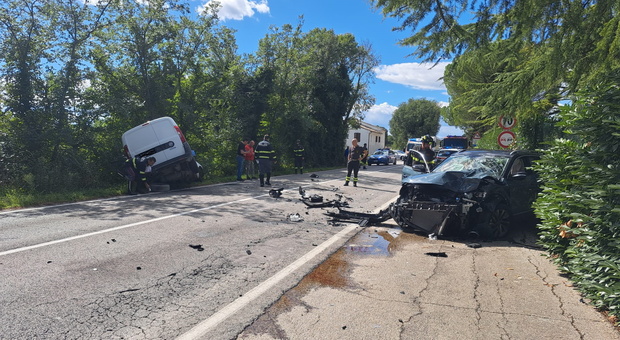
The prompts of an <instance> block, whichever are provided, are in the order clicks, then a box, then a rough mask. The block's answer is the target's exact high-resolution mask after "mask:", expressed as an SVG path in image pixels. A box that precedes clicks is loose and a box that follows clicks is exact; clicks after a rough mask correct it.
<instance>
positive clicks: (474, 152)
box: [459, 149, 537, 157]
mask: <svg viewBox="0 0 620 340" xmlns="http://www.w3.org/2000/svg"><path fill="white" fill-rule="evenodd" d="M467 155H476V156H484V155H489V156H506V157H508V156H511V155H537V153H536V152H535V151H530V150H482V149H475V150H465V151H461V152H459V156H467Z"/></svg>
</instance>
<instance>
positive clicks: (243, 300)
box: [176, 196, 398, 340]
mask: <svg viewBox="0 0 620 340" xmlns="http://www.w3.org/2000/svg"><path fill="white" fill-rule="evenodd" d="M397 197H398V196H396V197H394V198H393V199H391V200H390V201H388V202H387V203H385V204H383V205H382V206H381V207H379V209H377V210H375V213H377V212H379V211H381V210H384V209H386V208H387V207H388V206H389V205H390V203H392V202H393V201H395V200H396V198H397ZM357 227H358V225H357V224H353V225H350V226H348V227H346V228H345V229H343V230H341V231H340V232H338V233H337V234H336V235H334V236H332V237H331V238H329V239H328V240H327V241H325V242H323V243H321V244H320V245H319V246H317V247H316V248H314V249H312V250H311V251H309V252H308V253H306V254H305V255H304V256H302V257H300V258H299V259H297V260H296V261H295V262H293V263H291V264H289V265H288V266H286V267H285V268H284V269H282V270H281V271H279V272H278V273H276V274H275V275H274V276H272V277H270V278H268V279H267V280H265V281H263V282H262V283H261V284H259V285H258V286H256V287H254V288H252V289H251V290H250V291H248V292H247V293H245V294H244V295H243V296H241V297H240V298H238V299H236V300H235V301H233V302H231V303H230V304H228V305H227V306H226V307H224V308H222V309H220V310H219V311H217V312H216V313H215V314H213V315H211V316H210V317H209V318H208V319H206V320H203V321H202V322H200V323H199V324H197V325H196V326H194V327H193V328H192V329H190V330H189V331H187V332H186V333H184V334H181V335H180V336H179V337H177V338H176V340H194V339H200V338H202V337H204V335H205V334H207V333H208V332H210V331H211V330H213V328H215V327H216V326H217V325H219V324H220V323H221V322H222V321H224V320H226V319H227V318H228V317H230V316H231V315H234V314H235V313H236V312H238V311H239V310H241V309H242V308H243V307H245V306H247V305H248V304H249V303H251V302H252V301H254V300H255V299H256V298H258V297H259V296H260V295H261V294H263V293H264V292H266V291H267V290H268V289H270V288H272V287H273V286H275V285H276V284H278V282H280V281H282V279H284V278H285V277H286V276H288V275H290V274H291V273H293V272H294V271H295V270H297V269H299V268H300V267H301V266H303V265H304V264H306V263H307V262H308V261H310V260H311V259H313V258H314V257H315V256H317V255H319V254H320V253H321V252H322V251H324V250H325V249H327V248H328V247H329V246H331V245H332V244H334V243H336V242H337V241H339V240H341V239H344V238H346V239H345V241H346V240H348V239H349V236H348V234H349V233H351V232H352V231H354V230H355V229H356V228H357Z"/></svg>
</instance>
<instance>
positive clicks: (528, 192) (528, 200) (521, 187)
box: [506, 156, 538, 215]
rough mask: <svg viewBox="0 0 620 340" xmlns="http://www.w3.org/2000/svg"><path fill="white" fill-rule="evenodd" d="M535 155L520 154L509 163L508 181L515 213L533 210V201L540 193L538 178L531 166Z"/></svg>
mask: <svg viewBox="0 0 620 340" xmlns="http://www.w3.org/2000/svg"><path fill="white" fill-rule="evenodd" d="M534 159H535V157H534V156H520V157H517V158H514V159H512V160H511V163H510V164H508V166H509V167H510V171H509V172H508V174H507V178H506V183H507V184H508V188H509V192H510V210H511V212H512V214H513V215H517V214H522V213H527V212H530V211H531V210H532V203H533V202H534V201H535V200H536V196H537V194H538V178H537V176H536V172H534V170H532V168H531V166H532V163H533V161H534Z"/></svg>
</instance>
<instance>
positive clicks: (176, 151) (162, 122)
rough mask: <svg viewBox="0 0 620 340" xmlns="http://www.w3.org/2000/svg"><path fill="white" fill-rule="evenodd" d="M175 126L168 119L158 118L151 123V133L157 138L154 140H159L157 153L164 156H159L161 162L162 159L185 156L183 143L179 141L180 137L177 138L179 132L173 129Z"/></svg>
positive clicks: (172, 121) (170, 119)
mask: <svg viewBox="0 0 620 340" xmlns="http://www.w3.org/2000/svg"><path fill="white" fill-rule="evenodd" d="M175 126H176V124H175V122H174V120H172V118H169V117H163V118H159V119H156V120H154V121H152V122H151V127H152V128H153V132H154V133H155V135H156V136H157V138H156V139H157V140H159V143H160V144H161V146H160V147H159V148H158V151H159V152H158V153H159V154H161V153H163V154H164V157H161V156H160V157H161V158H162V161H163V160H164V159H165V160H172V159H175V158H177V157H183V156H186V155H185V154H186V152H185V148H184V146H183V142H182V141H181V137H180V136H179V132H178V131H177V128H175ZM155 157H158V156H155ZM158 162H159V158H158Z"/></svg>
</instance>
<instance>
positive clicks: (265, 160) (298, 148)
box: [237, 135, 305, 187]
mask: <svg viewBox="0 0 620 340" xmlns="http://www.w3.org/2000/svg"><path fill="white" fill-rule="evenodd" d="M269 139H270V137H269V135H265V136H264V137H263V140H262V141H260V142H259V143H258V144H256V148H254V145H255V143H254V141H253V140H249V138H244V139H243V140H242V141H241V142H240V143H239V145H238V146H237V181H243V177H242V176H243V172H244V171H245V175H246V178H247V179H248V180H252V179H255V177H254V176H255V173H256V171H255V168H254V164H255V162H258V179H259V181H260V186H261V187H264V186H265V185H271V170H272V167H273V164H274V163H275V162H276V161H277V157H276V152H275V150H274V149H273V146H272V145H271V143H270V142H269ZM293 152H294V156H295V173H297V172H298V171H299V173H300V174H303V171H304V165H303V161H304V157H305V149H304V147H303V146H302V145H301V141H300V140H297V143H296V145H295V148H294V150H293Z"/></svg>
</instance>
